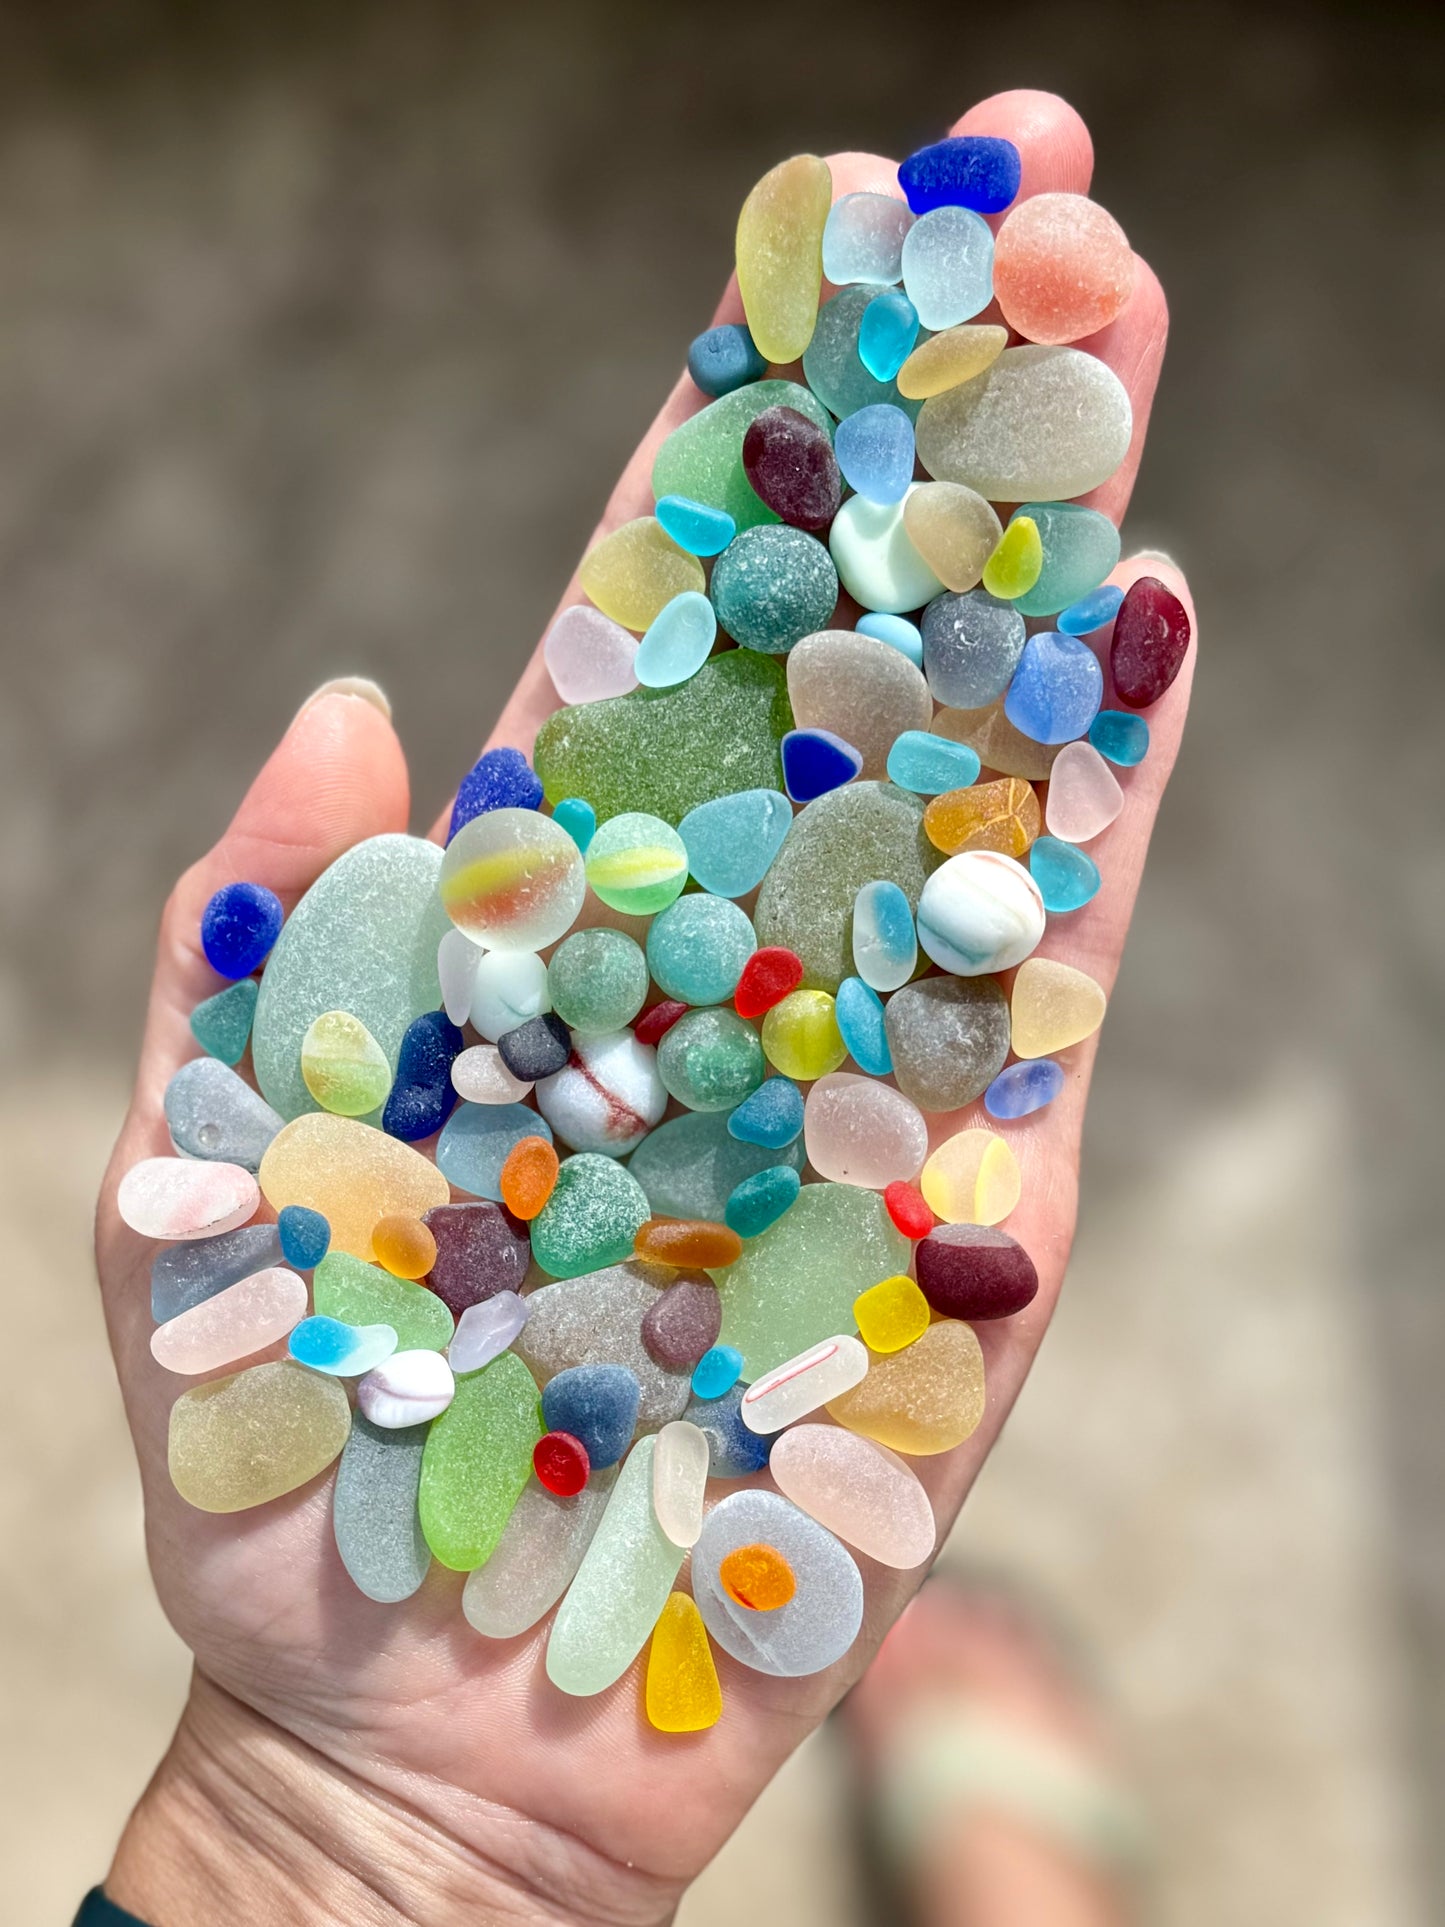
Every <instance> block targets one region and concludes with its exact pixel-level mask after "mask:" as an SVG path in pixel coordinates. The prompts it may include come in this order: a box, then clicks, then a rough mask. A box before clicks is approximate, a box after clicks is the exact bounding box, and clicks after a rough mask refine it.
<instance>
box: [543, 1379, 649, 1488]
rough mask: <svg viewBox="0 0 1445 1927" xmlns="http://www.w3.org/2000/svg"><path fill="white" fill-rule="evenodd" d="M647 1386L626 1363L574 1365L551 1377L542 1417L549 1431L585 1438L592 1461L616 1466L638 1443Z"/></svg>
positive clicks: (592, 1462) (544, 1398)
mask: <svg viewBox="0 0 1445 1927" xmlns="http://www.w3.org/2000/svg"><path fill="white" fill-rule="evenodd" d="M641 1390H642V1388H641V1386H640V1385H639V1384H638V1380H637V1374H636V1373H635V1372H633V1371H630V1370H629V1369H628V1367H627V1366H626V1365H573V1366H570V1367H569V1368H568V1369H567V1370H566V1371H562V1372H558V1373H557V1375H556V1377H555V1378H552V1379H549V1380H548V1383H547V1386H546V1389H545V1390H544V1391H543V1393H542V1418H543V1421H544V1423H545V1424H546V1426H547V1429H548V1430H549V1431H552V1432H566V1433H568V1434H569V1435H570V1436H571V1437H572V1438H574V1439H580V1441H581V1442H582V1445H583V1446H584V1448H585V1449H586V1453H587V1460H588V1464H589V1465H595V1466H598V1467H603V1466H608V1465H616V1464H617V1462H618V1460H619V1459H620V1458H621V1457H622V1455H623V1453H624V1452H625V1451H626V1450H627V1448H628V1446H629V1445H630V1444H631V1442H632V1434H633V1432H634V1430H635V1429H636V1426H637V1409H638V1401H639V1399H640V1397H641ZM544 1483H546V1481H544ZM551 1489H552V1490H553V1491H556V1490H558V1489H559V1488H557V1487H555V1486H553V1487H552V1488H551Z"/></svg>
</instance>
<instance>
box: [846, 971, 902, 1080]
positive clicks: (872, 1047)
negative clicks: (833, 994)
mask: <svg viewBox="0 0 1445 1927" xmlns="http://www.w3.org/2000/svg"><path fill="white" fill-rule="evenodd" d="M833 1015H834V1018H835V1019H836V1020H837V1025H838V1032H839V1035H840V1036H841V1037H842V1039H843V1042H844V1043H845V1044H846V1045H847V1046H848V1055H849V1056H850V1057H851V1058H852V1059H853V1062H854V1063H855V1064H856V1065H857V1066H858V1068H859V1070H860V1071H867V1073H868V1075H869V1076H870V1077H888V1076H890V1075H891V1074H892V1071H893V1053H892V1051H891V1050H889V1048H888V1031H887V1028H886V1026H885V1025H884V1021H883V999H882V998H881V997H880V996H879V995H878V992H877V991H876V990H874V989H873V988H872V986H871V985H869V984H865V983H864V981H863V979H862V978H861V977H845V978H844V979H843V981H842V983H841V984H839V986H838V997H837V1002H836V1004H835V1006H834V1010H833Z"/></svg>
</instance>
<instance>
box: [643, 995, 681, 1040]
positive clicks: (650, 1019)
mask: <svg viewBox="0 0 1445 1927" xmlns="http://www.w3.org/2000/svg"><path fill="white" fill-rule="evenodd" d="M686 1010H687V1005H686V1004H680V1003H678V1002H677V1000H676V999H675V998H669V999H668V1000H667V1002H666V1003H662V1004H654V1005H653V1006H652V1009H651V1010H645V1011H643V1013H642V1015H641V1016H640V1017H639V1018H638V1020H637V1022H636V1023H635V1024H634V1025H633V1026H632V1034H633V1036H634V1037H635V1038H636V1039H637V1041H638V1043H639V1044H651V1045H652V1046H653V1047H654V1049H655V1048H656V1046H657V1045H658V1044H660V1043H661V1042H662V1040H663V1038H664V1037H666V1035H667V1033H668V1032H669V1031H670V1030H671V1029H672V1027H673V1025H674V1024H675V1023H676V1022H677V1020H678V1018H679V1017H681V1016H682V1015H683V1014H684V1013H685V1011H686Z"/></svg>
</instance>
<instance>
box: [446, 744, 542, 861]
mask: <svg viewBox="0 0 1445 1927" xmlns="http://www.w3.org/2000/svg"><path fill="white" fill-rule="evenodd" d="M541 807H542V784H541V780H540V779H539V777H538V775H537V772H536V771H535V770H534V769H533V768H532V765H531V764H530V763H529V762H528V761H527V759H526V757H525V756H524V755H523V754H522V752H521V750H519V749H489V750H486V751H484V752H483V754H482V755H480V756H479V757H478V758H477V760H476V762H475V763H473V764H472V766H471V768H470V769H469V770H468V771H467V773H466V775H465V776H464V777H463V778H462V780H461V782H460V783H459V784H458V785H457V800H456V802H455V803H453V805H452V822H451V828H450V829H449V830H448V831H447V842H448V843H450V842H451V840H452V838H453V837H454V836H455V835H456V833H457V831H458V830H459V829H460V828H461V827H462V825H463V824H464V823H470V822H471V820H472V818H473V817H474V816H483V815H485V814H486V812H487V811H488V810H539V809H541Z"/></svg>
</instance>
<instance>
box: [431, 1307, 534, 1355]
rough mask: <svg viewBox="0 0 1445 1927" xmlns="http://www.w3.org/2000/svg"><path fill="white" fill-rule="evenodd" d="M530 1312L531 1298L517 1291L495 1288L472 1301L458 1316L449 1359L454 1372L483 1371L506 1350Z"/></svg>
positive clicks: (449, 1350) (449, 1347) (448, 1350)
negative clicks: (472, 1303)
mask: <svg viewBox="0 0 1445 1927" xmlns="http://www.w3.org/2000/svg"><path fill="white" fill-rule="evenodd" d="M529 1316H530V1309H529V1305H528V1301H527V1300H526V1299H525V1298H521V1297H519V1296H518V1295H517V1293H516V1292H515V1291H498V1292H494V1293H493V1294H492V1296H491V1297H490V1298H484V1299H482V1300H481V1302H480V1303H479V1304H475V1305H468V1306H467V1308H466V1310H465V1311H464V1312H463V1313H462V1315H461V1317H460V1318H458V1320H457V1328H456V1331H455V1332H454V1334H453V1335H452V1342H451V1343H450V1345H448V1346H447V1363H448V1364H449V1365H450V1366H451V1368H452V1371H453V1372H454V1373H461V1372H479V1371H480V1370H481V1369H482V1367H483V1365H490V1364H491V1362H492V1360H493V1359H494V1358H498V1357H500V1356H501V1354H502V1353H503V1352H504V1351H506V1350H507V1349H508V1348H509V1347H510V1346H511V1344H512V1343H513V1341H514V1340H515V1339H516V1337H517V1336H518V1334H519V1333H520V1332H521V1329H522V1327H523V1326H524V1325H525V1324H526V1322H527V1319H528V1317H529Z"/></svg>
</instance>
